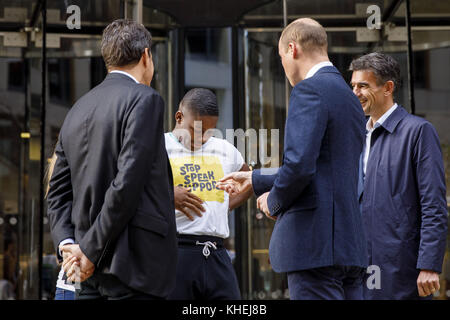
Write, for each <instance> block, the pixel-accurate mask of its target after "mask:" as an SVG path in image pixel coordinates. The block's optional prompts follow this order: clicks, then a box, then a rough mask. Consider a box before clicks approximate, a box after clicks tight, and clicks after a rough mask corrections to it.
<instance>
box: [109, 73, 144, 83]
mask: <svg viewBox="0 0 450 320" xmlns="http://www.w3.org/2000/svg"><path fill="white" fill-rule="evenodd" d="M110 73H121V74H124V75H126V76H129V77H130V78H131V79H133V80H134V82H136V83H139V81H137V80H136V78H135V77H133V76H132V75H131V74H129V73H128V72H125V71H122V70H113V71H111V72H110Z"/></svg>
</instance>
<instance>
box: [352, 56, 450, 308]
mask: <svg viewBox="0 0 450 320" xmlns="http://www.w3.org/2000/svg"><path fill="white" fill-rule="evenodd" d="M350 70H352V71H353V75H352V81H351V84H352V87H353V91H354V93H355V94H356V95H357V96H358V98H359V100H360V102H361V105H362V108H363V110H364V113H365V114H366V115H367V116H370V118H369V119H368V120H367V124H366V129H367V134H366V143H365V146H364V149H363V150H364V151H363V152H362V154H361V165H360V188H359V201H360V205H361V212H362V218H363V223H364V227H365V234H366V235H367V247H368V251H367V256H368V259H369V264H370V265H373V266H375V267H376V268H378V269H377V270H379V272H378V273H379V280H378V281H376V279H375V278H374V280H373V281H371V279H370V278H372V275H370V276H369V278H368V280H369V285H368V286H366V287H365V288H364V298H365V299H376V300H379V299H388V300H393V299H397V300H399V299H408V300H412V299H414V300H417V299H421V298H425V299H431V298H432V294H433V293H435V292H436V291H438V290H439V287H440V285H439V273H440V272H441V271H442V262H443V259H444V254H445V246H446V238H447V201H446V187H445V173H444V163H443V160H442V151H441V147H440V142H439V138H438V135H437V133H436V130H435V129H434V127H433V125H432V124H431V123H430V122H428V121H426V120H425V119H423V118H420V117H417V116H414V115H411V114H409V113H408V112H407V111H406V110H405V109H404V108H403V107H402V106H400V105H398V104H397V103H394V93H395V92H396V90H397V89H398V87H399V86H400V83H401V77H400V66H399V64H398V62H397V61H395V59H394V58H392V57H390V56H389V55H386V54H382V53H378V52H374V53H371V54H367V55H364V56H362V57H360V58H358V59H355V60H354V61H352V63H351V65H350ZM374 270H375V269H374ZM374 275H375V273H374ZM377 282H378V283H377Z"/></svg>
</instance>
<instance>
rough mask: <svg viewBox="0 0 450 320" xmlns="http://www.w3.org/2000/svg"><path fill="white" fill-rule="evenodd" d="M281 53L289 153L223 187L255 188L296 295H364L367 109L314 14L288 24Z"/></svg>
mask: <svg viewBox="0 0 450 320" xmlns="http://www.w3.org/2000/svg"><path fill="white" fill-rule="evenodd" d="M278 47H279V54H280V57H281V61H282V64H283V67H284V70H285V73H286V76H287V78H288V80H289V82H290V84H291V85H292V86H293V87H294V88H293V90H292V93H291V96H290V100H289V110H288V117H287V121H286V130H285V132H286V133H285V137H284V157H283V163H282V166H281V167H280V168H279V169H278V171H277V173H276V174H266V172H265V171H264V169H262V170H254V171H253V172H252V173H250V174H248V173H245V172H239V173H233V174H231V175H229V176H227V177H224V178H223V179H222V183H221V184H220V187H221V188H223V189H224V190H227V191H228V192H230V193H231V194H234V193H237V192H241V191H244V190H246V189H248V188H250V187H251V186H253V190H254V192H255V194H256V195H257V196H259V198H258V200H257V201H258V208H259V209H260V210H262V211H263V212H264V213H265V214H266V215H267V216H268V217H270V218H273V219H275V220H276V223H275V226H274V229H273V233H272V237H271V240H270V246H269V255H270V262H271V265H272V267H273V269H274V270H275V271H276V272H287V277H288V286H289V293H290V297H291V299H361V298H362V286H363V276H364V273H365V267H367V257H366V243H365V237H364V234H363V227H362V221H361V214H360V212H359V207H358V201H357V183H358V162H359V155H360V153H361V150H362V146H363V141H364V114H363V112H362V111H361V107H360V105H359V101H358V99H357V98H356V97H355V96H354V94H353V93H352V91H351V90H350V88H349V86H348V84H347V83H346V82H345V81H344V79H343V78H342V76H341V75H340V73H339V71H338V70H337V69H336V68H335V67H334V66H333V65H332V64H331V62H330V61H329V59H328V55H327V35H326V32H325V30H324V29H323V27H322V26H321V25H320V24H319V23H317V22H316V21H314V20H312V19H298V20H296V21H294V22H292V23H291V24H290V25H288V26H287V27H286V28H285V29H284V30H283V33H282V35H281V38H280V41H279V45H278Z"/></svg>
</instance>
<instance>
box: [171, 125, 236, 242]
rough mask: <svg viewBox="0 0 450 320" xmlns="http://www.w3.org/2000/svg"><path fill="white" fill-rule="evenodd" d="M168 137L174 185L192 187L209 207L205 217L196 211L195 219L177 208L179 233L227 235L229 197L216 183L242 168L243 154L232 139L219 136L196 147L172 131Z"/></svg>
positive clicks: (204, 204) (206, 208)
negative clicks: (187, 143) (188, 145)
mask: <svg viewBox="0 0 450 320" xmlns="http://www.w3.org/2000/svg"><path fill="white" fill-rule="evenodd" d="M165 140H166V149H167V154H168V155H169V159H170V165H171V167H172V174H173V180H174V186H182V187H185V188H191V192H192V193H193V194H195V195H196V196H198V197H199V198H200V199H202V200H203V201H204V203H203V207H204V208H205V212H202V215H203V216H202V217H199V216H197V215H196V214H195V213H192V217H193V218H194V220H193V221H191V220H189V219H188V218H187V217H186V216H185V215H184V214H183V213H182V212H180V211H178V210H175V218H176V223H177V231H178V233H180V234H192V235H209V236H215V237H220V238H227V237H228V236H229V234H230V230H229V228H228V206H229V197H228V193H226V192H225V191H223V190H219V189H217V188H216V184H217V182H218V181H219V180H220V179H221V178H222V177H224V176H225V175H227V174H229V173H231V172H235V171H239V170H241V168H242V166H243V164H244V159H243V158H242V155H241V154H240V152H239V151H238V150H237V149H236V148H235V147H234V146H233V145H232V144H231V143H229V142H228V141H226V140H223V139H218V138H215V137H211V138H209V139H208V141H206V142H205V143H204V144H203V146H202V147H201V148H200V149H199V150H196V151H190V150H188V149H186V148H185V147H184V146H183V145H182V144H181V143H180V142H179V141H178V139H177V138H176V137H175V136H174V135H173V134H172V133H171V132H168V133H166V134H165ZM188 210H189V209H188Z"/></svg>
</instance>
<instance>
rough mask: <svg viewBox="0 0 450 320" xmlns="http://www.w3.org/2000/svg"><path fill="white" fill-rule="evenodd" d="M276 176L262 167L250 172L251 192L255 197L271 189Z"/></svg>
mask: <svg viewBox="0 0 450 320" xmlns="http://www.w3.org/2000/svg"><path fill="white" fill-rule="evenodd" d="M276 178H277V174H276V173H275V174H269V173H268V171H265V170H264V169H263V170H261V169H256V170H253V172H252V185H253V192H254V193H255V195H256V196H257V197H259V196H260V195H262V194H263V193H265V192H268V191H270V189H272V186H273V183H274V182H275V179H276Z"/></svg>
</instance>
